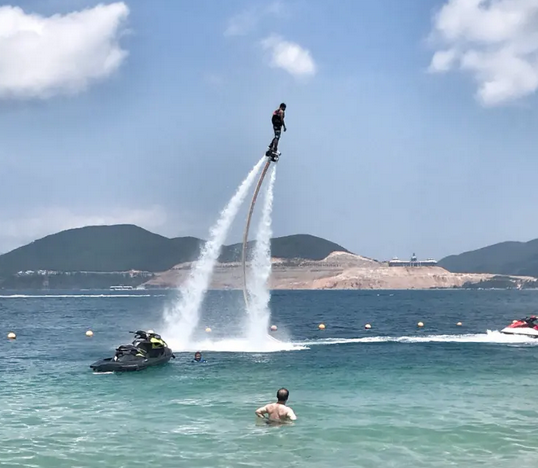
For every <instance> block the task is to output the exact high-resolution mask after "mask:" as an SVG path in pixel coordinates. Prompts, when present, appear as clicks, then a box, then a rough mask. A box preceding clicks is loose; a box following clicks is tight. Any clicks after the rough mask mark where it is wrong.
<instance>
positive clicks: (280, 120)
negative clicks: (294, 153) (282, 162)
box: [265, 103, 286, 161]
mask: <svg viewBox="0 0 538 468" xmlns="http://www.w3.org/2000/svg"><path fill="white" fill-rule="evenodd" d="M285 111H286V104H284V103H282V104H280V107H279V108H278V109H277V110H276V111H274V112H273V116H272V117H271V122H272V124H273V130H274V132H275V136H274V138H273V141H271V144H270V145H269V149H268V150H267V152H266V153H265V155H266V156H267V157H270V158H271V160H272V161H276V160H277V159H278V156H279V154H280V153H279V152H278V142H279V140H280V134H281V132H282V129H284V131H286V124H285V123H284V116H285Z"/></svg>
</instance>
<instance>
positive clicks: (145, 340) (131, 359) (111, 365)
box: [90, 330, 175, 372]
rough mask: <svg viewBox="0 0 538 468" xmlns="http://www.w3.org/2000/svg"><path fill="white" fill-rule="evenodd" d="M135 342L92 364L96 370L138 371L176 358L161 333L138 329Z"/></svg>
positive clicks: (91, 366)
mask: <svg viewBox="0 0 538 468" xmlns="http://www.w3.org/2000/svg"><path fill="white" fill-rule="evenodd" d="M130 333H134V334H135V338H134V340H133V343H132V344H130V345H121V346H119V347H118V348H116V353H115V354H114V357H111V358H105V359H101V360H99V361H96V362H94V363H93V364H91V365H90V368H91V369H92V370H93V371H94V372H125V371H138V370H143V369H146V368H147V367H150V366H156V365H159V364H164V363H166V362H168V361H169V360H170V359H171V358H175V356H174V354H173V353H172V350H171V349H170V348H169V347H168V345H167V344H166V342H165V341H164V340H163V339H162V338H161V336H160V335H158V334H157V333H154V332H153V331H147V332H146V331H143V330H138V331H136V332H130Z"/></svg>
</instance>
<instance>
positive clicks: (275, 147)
mask: <svg viewBox="0 0 538 468" xmlns="http://www.w3.org/2000/svg"><path fill="white" fill-rule="evenodd" d="M273 130H274V131H275V137H274V138H273V141H272V143H271V148H272V149H273V151H274V152H275V153H276V152H277V151H278V142H279V141H280V134H281V133H282V127H273Z"/></svg>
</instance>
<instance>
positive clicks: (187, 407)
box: [0, 291, 538, 468]
mask: <svg viewBox="0 0 538 468" xmlns="http://www.w3.org/2000/svg"><path fill="white" fill-rule="evenodd" d="M3 294H4V295H3V296H1V297H0V324H1V326H0V332H1V333H2V335H1V337H0V351H1V356H2V357H1V358H0V380H1V391H0V420H1V424H0V465H1V466H7V467H18V466H24V467H137V466H149V465H151V466H158V467H330V466H338V467H451V466H459V467H477V466H494V467H518V468H525V467H536V466H538V450H536V444H537V440H538V423H537V420H538V418H537V416H538V411H537V410H536V401H535V400H536V398H535V397H536V393H537V392H536V389H537V386H538V384H537V378H538V373H537V372H536V357H537V355H538V348H537V347H536V346H535V344H536V343H538V342H534V341H532V339H514V338H511V337H507V336H504V335H500V334H499V333H498V332H496V330H497V331H498V330H500V329H501V328H503V327H504V326H505V325H507V324H508V323H510V322H511V320H512V319H514V318H518V317H520V316H523V315H526V314H529V313H532V312H536V309H537V304H538V291H383V292H376V291H368V292H364V291H353V292H337V291H312V292H299V291H296V292H274V293H273V296H272V300H271V309H272V312H273V318H272V323H275V324H277V325H278V326H279V331H278V333H279V334H280V338H282V337H283V336H285V335H288V336H289V339H290V340H291V341H292V342H295V343H297V344H298V345H299V346H300V347H302V348H304V349H298V350H295V351H285V352H273V353H246V352H215V351H206V352H205V353H204V357H205V358H206V359H207V360H208V362H207V363H206V364H192V363H191V362H190V361H191V359H192V353H178V354H177V359H175V360H173V361H171V362H170V363H169V364H167V365H164V366H162V367H160V368H153V369H148V370H145V371H142V372H138V373H126V374H106V375H96V374H93V373H92V371H91V370H90V369H89V367H88V366H89V364H91V363H92V362H93V361H95V360H97V359H99V358H101V357H105V356H108V355H110V354H111V353H113V350H114V348H115V347H116V345H118V344H120V343H127V342H129V339H130V335H129V334H128V333H127V331H128V330H133V329H138V328H154V329H156V330H157V331H160V332H162V333H163V335H164V331H163V330H161V329H159V327H158V324H159V322H160V318H161V316H162V311H163V310H164V308H165V307H167V306H170V304H171V303H172V302H173V294H172V293H171V292H140V293H139V292H136V293H130V292H129V293H114V294H112V295H111V294H110V293H109V292H103V293H102V295H100V294H99V293H95V292H81V293H77V294H73V293H69V294H66V295H62V294H57V293H54V295H53V296H49V297H43V294H42V293H41V294H38V295H37V296H32V295H29V297H24V296H22V297H21V296H20V294H19V293H17V294H18V295H17V296H10V294H9V293H5V292H4V293H3ZM50 294H52V293H50ZM111 296H112V297H111ZM240 301H241V294H240V293H236V292H226V293H224V292H220V293H217V292H212V293H210V295H209V297H208V300H207V302H206V304H205V307H204V308H205V311H204V316H203V319H202V320H201V322H200V330H201V333H204V332H203V329H204V328H205V327H206V326H211V327H212V329H213V333H212V334H211V337H213V338H212V339H213V340H215V341H216V342H218V341H219V340H221V339H225V338H227V339H229V338H230V336H229V335H230V333H232V332H233V330H236V328H237V326H238V324H239V323H240V322H241V315H242V312H241V311H240V310H239V309H240V308H239V307H238V306H237V304H239V303H240ZM418 321H422V322H424V325H425V326H424V327H423V328H422V329H419V328H417V322H418ZM458 321H461V322H463V326H461V327H459V326H457V325H456V323H457V322H458ZM321 322H323V323H325V324H326V326H327V328H326V330H324V331H319V330H318V329H317V325H318V324H319V323H321ZM365 323H371V324H372V329H371V330H365V329H364V324H365ZM87 329H92V330H93V331H94V333H95V335H94V337H93V338H87V337H86V336H85V335H84V333H85V331H86V330H87ZM11 330H13V331H15V332H16V333H17V336H18V337H17V340H16V341H8V340H7V339H5V336H6V335H7V333H8V332H9V331H11ZM488 330H490V331H491V332H489V333H488ZM163 337H164V338H165V339H169V338H170V337H167V336H165V335H164V336H163ZM281 386H285V387H287V388H288V389H289V390H290V401H289V404H290V406H291V407H292V408H293V409H294V410H295V412H296V414H297V416H298V420H297V422H296V423H295V424H293V425H289V426H282V427H269V426H265V425H260V424H257V422H256V418H255V416H254V410H255V409H256V408H257V407H259V406H261V405H263V404H265V403H267V402H270V401H274V396H275V393H276V390H277V389H278V388H279V387H281Z"/></svg>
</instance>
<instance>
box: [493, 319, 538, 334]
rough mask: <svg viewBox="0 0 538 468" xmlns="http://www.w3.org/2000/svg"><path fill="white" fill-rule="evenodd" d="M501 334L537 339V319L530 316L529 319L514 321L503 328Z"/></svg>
mask: <svg viewBox="0 0 538 468" xmlns="http://www.w3.org/2000/svg"><path fill="white" fill-rule="evenodd" d="M501 333H505V334H506V335H522V336H530V337H532V338H538V317H536V315H531V316H530V317H525V318H523V319H519V320H514V321H513V322H512V323H511V324H510V325H508V326H507V327H505V328H503V329H502V330H501Z"/></svg>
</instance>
